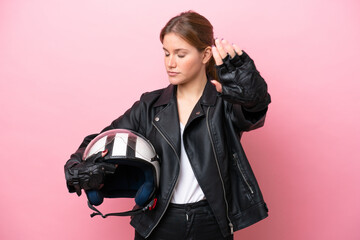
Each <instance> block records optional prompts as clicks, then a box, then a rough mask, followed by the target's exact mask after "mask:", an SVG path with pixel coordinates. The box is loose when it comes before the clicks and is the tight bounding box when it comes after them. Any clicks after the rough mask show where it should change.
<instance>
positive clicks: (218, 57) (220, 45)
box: [211, 39, 243, 93]
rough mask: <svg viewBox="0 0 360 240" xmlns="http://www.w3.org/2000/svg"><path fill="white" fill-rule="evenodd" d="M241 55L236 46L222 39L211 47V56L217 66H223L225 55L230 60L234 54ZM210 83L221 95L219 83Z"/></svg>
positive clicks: (217, 40)
mask: <svg viewBox="0 0 360 240" xmlns="http://www.w3.org/2000/svg"><path fill="white" fill-rule="evenodd" d="M242 53H243V52H242V51H241V49H240V48H239V47H238V46H237V45H235V44H230V43H229V42H228V41H227V40H225V39H222V40H221V41H220V39H216V40H215V46H213V47H212V54H213V56H214V59H215V63H216V65H217V66H220V65H221V64H223V59H224V58H226V57H227V55H229V56H230V57H231V58H233V57H234V56H235V55H236V54H238V55H239V56H240V55H241V54H242ZM211 82H212V84H214V85H215V87H216V90H217V91H218V92H220V93H221V92H222V86H221V83H219V82H218V81H216V80H212V81H211Z"/></svg>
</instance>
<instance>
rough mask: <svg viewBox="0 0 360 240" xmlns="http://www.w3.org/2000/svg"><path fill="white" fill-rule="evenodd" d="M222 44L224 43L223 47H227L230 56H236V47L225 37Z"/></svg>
mask: <svg viewBox="0 0 360 240" xmlns="http://www.w3.org/2000/svg"><path fill="white" fill-rule="evenodd" d="M221 44H222V46H223V48H224V49H225V51H226V52H227V53H228V54H229V55H230V57H232V58H233V57H234V56H235V50H234V47H233V46H232V45H231V44H230V43H229V42H228V41H226V40H225V39H224V40H222V41H221Z"/></svg>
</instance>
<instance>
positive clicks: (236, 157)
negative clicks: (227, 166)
mask: <svg viewBox="0 0 360 240" xmlns="http://www.w3.org/2000/svg"><path fill="white" fill-rule="evenodd" d="M233 157H234V158H235V162H236V166H237V167H238V169H239V171H240V173H241V176H242V178H243V179H244V182H245V183H246V185H247V186H248V188H249V190H250V192H251V194H254V191H253V190H252V187H251V186H250V184H249V182H248V181H247V179H246V177H245V174H244V172H243V171H242V170H241V167H240V164H239V158H238V156H237V154H236V153H234V154H233Z"/></svg>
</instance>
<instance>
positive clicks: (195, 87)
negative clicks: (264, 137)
mask: <svg viewBox="0 0 360 240" xmlns="http://www.w3.org/2000/svg"><path fill="white" fill-rule="evenodd" d="M160 40H161V42H162V44H163V50H164V54H165V56H164V60H165V68H166V71H167V73H168V76H169V81H170V85H169V86H168V87H167V88H164V89H160V90H156V91H153V92H150V93H145V94H143V95H142V96H141V98H140V100H139V101H137V102H136V103H135V104H134V105H133V106H132V107H131V108H130V109H129V110H128V111H127V112H125V114H123V115H122V116H121V117H119V118H118V119H116V120H114V121H113V122H112V123H111V125H110V126H108V127H106V128H105V129H104V130H103V131H106V130H110V129H114V128H125V129H130V130H133V131H135V132H138V133H140V134H141V135H143V136H145V138H147V139H148V140H150V142H151V143H152V144H153V145H154V148H155V150H156V152H157V154H158V155H159V157H160V159H161V176H160V187H159V192H158V201H157V205H156V208H155V209H154V210H152V211H147V212H144V213H142V214H139V215H136V216H134V217H133V218H132V220H131V225H132V226H134V228H135V230H136V232H135V239H145V238H146V239H171V240H176V239H207V240H210V239H216V240H219V239H233V232H234V231H236V230H239V229H242V228H244V227H247V226H249V225H251V224H253V223H255V222H257V221H259V220H261V219H263V218H265V217H267V207H266V204H265V203H264V200H263V198H262V194H261V192H260V189H259V186H258V184H257V182H256V179H255V176H254V175H253V172H252V170H251V168H250V165H249V163H248V161H247V159H246V156H245V153H244V151H243V149H242V147H241V144H240V137H241V133H242V132H244V131H250V130H253V129H255V128H258V127H261V126H262V125H263V124H264V120H265V115H266V112H267V109H268V104H269V103H270V95H269V94H268V92H267V85H266V83H265V81H264V80H263V79H262V77H261V76H260V74H259V72H258V71H257V70H256V67H255V65H254V62H253V61H252V59H251V58H250V57H249V56H248V55H247V54H246V53H245V52H243V51H242V50H241V49H240V48H239V47H238V46H237V45H231V44H229V43H228V41H226V40H220V39H216V40H214V37H213V27H212V25H211V24H210V22H209V21H208V20H207V19H206V18H205V17H203V16H201V15H200V14H198V13H195V12H193V11H188V12H184V13H181V14H180V15H178V16H176V17H174V18H172V19H171V20H170V21H169V22H168V23H167V24H166V25H165V27H164V28H163V29H162V31H161V33H160ZM215 65H216V66H215ZM95 136H96V134H95V135H90V136H88V137H86V138H85V139H84V141H83V143H82V144H81V146H80V148H79V149H78V151H77V152H76V153H74V154H73V155H71V159H70V160H69V161H68V162H67V164H66V165H65V171H67V169H70V168H71V167H73V166H74V165H76V164H77V163H79V162H80V161H81V156H82V154H83V152H84V149H85V147H86V146H87V144H88V143H89V142H90V141H91V139H93V138H94V137H95Z"/></svg>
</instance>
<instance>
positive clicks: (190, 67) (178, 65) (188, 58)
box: [163, 33, 206, 85]
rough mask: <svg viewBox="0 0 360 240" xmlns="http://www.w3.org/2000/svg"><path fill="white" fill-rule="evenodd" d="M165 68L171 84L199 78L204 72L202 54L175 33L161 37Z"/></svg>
mask: <svg viewBox="0 0 360 240" xmlns="http://www.w3.org/2000/svg"><path fill="white" fill-rule="evenodd" d="M163 49H164V53H165V56H164V60H165V68H166V71H167V73H168V76H169V81H170V83H171V84H174V85H180V84H184V83H187V82H189V81H192V80H194V79H199V77H201V76H203V75H202V74H204V73H205V63H206V62H205V63H203V62H204V61H203V60H204V54H203V53H202V52H199V51H198V50H197V49H196V48H195V47H194V46H192V45H190V44H189V43H188V42H186V41H185V40H184V39H182V38H181V37H179V36H178V35H177V34H175V33H168V34H166V35H165V36H164V39H163Z"/></svg>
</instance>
